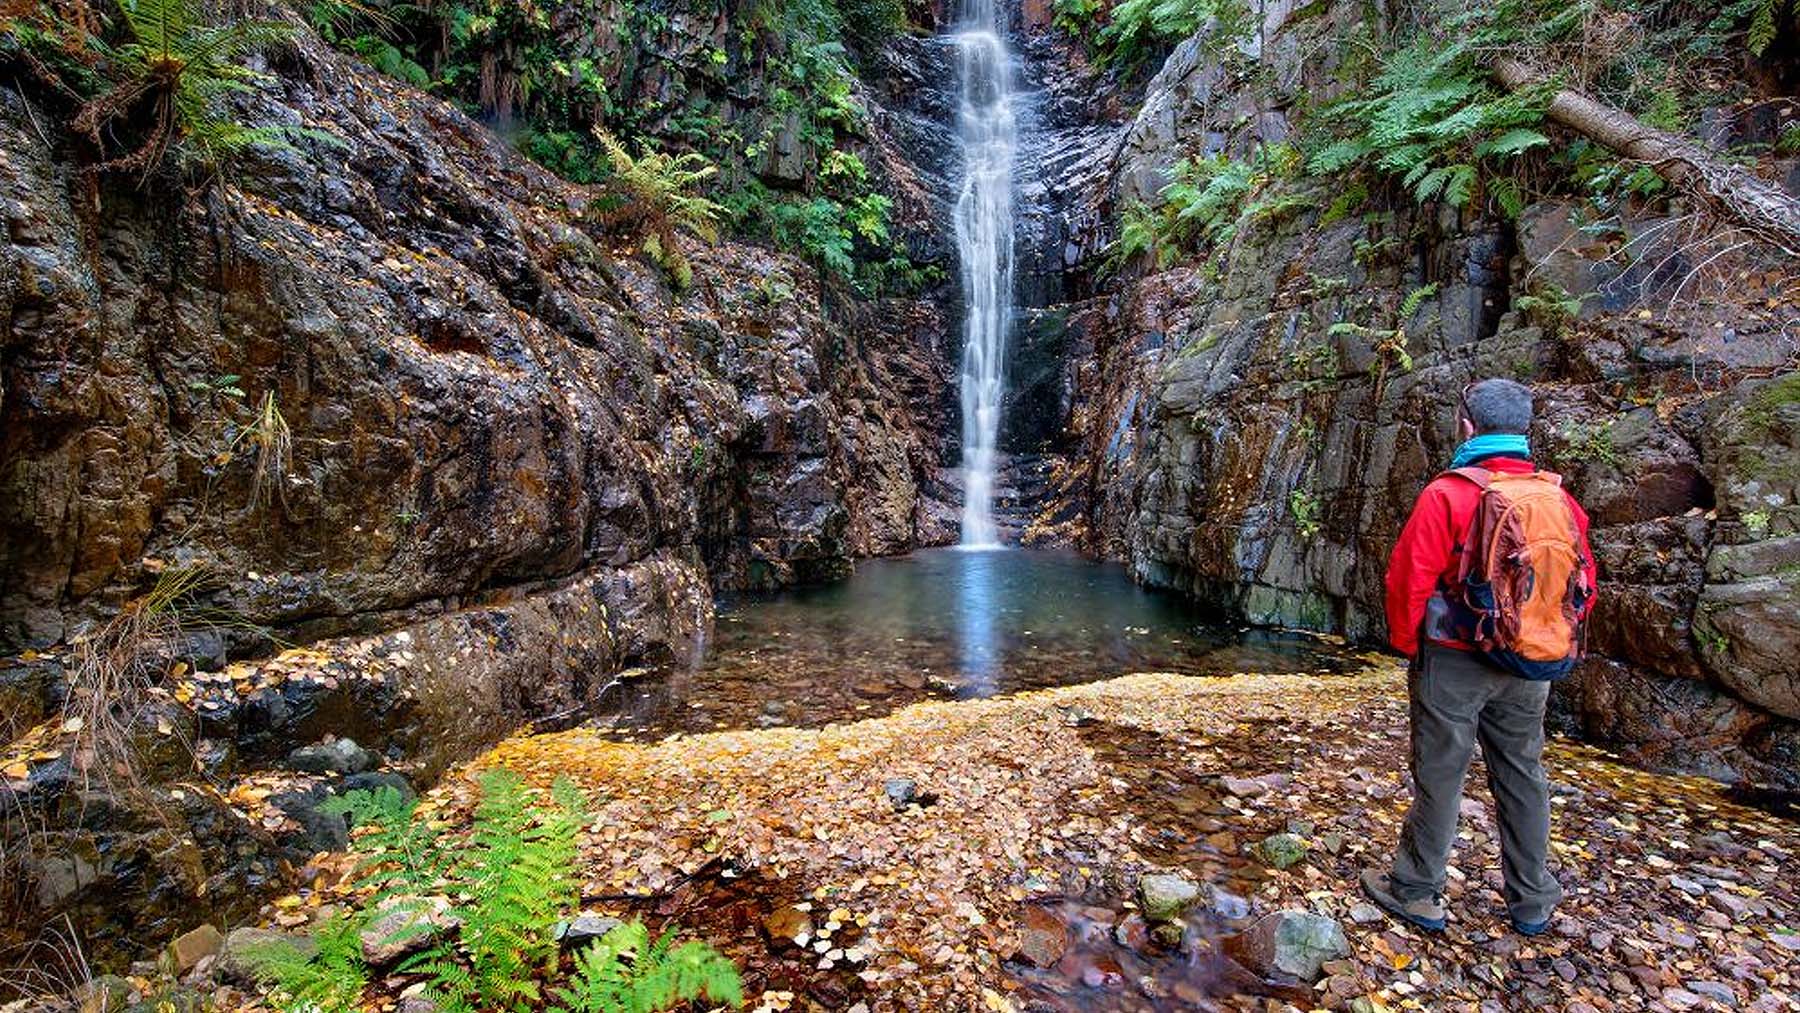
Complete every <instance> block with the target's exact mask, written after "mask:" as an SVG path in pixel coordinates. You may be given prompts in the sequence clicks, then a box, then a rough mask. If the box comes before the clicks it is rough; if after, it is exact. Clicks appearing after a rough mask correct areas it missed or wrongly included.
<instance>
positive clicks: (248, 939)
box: [213, 925, 319, 988]
mask: <svg viewBox="0 0 1800 1013" xmlns="http://www.w3.org/2000/svg"><path fill="white" fill-rule="evenodd" d="M280 946H291V947H293V948H294V949H295V950H296V951H297V952H299V953H300V955H301V956H303V957H306V958H308V959H310V958H311V957H312V956H313V955H314V954H316V953H318V952H319V944H318V943H317V942H315V941H314V940H313V937H312V936H310V935H307V934H305V933H300V932H283V931H281V930H280V929H262V928H256V927H254V926H249V925H246V926H243V927H240V928H235V929H232V930H231V932H230V933H229V934H227V935H226V936H225V943H224V945H223V946H221V947H220V948H219V960H218V963H216V964H215V965H213V967H214V970H215V971H217V972H218V975H219V977H220V978H222V979H224V980H225V981H228V982H230V983H232V984H234V985H242V986H244V987H246V988H248V987H251V986H254V985H255V984H256V961H257V958H258V957H259V955H260V954H261V953H262V952H264V951H267V950H270V949H273V948H275V947H280Z"/></svg>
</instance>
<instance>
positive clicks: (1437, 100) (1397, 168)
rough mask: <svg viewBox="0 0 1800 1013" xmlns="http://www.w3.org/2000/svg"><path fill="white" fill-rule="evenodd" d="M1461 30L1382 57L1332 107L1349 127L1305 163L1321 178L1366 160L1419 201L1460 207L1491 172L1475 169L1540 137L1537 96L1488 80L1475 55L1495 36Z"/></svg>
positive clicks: (1540, 142) (1498, 160) (1500, 159)
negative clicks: (1452, 37)
mask: <svg viewBox="0 0 1800 1013" xmlns="http://www.w3.org/2000/svg"><path fill="white" fill-rule="evenodd" d="M1452 27H1453V28H1454V27H1455V26H1452ZM1470 32H1471V34H1470V36H1469V38H1468V39H1465V40H1464V41H1461V42H1457V43H1450V44H1446V43H1444V42H1443V41H1442V40H1439V39H1433V38H1420V39H1418V40H1416V41H1414V42H1413V43H1412V44H1411V45H1408V46H1406V47H1404V48H1402V49H1399V50H1397V51H1395V52H1393V53H1391V54H1389V55H1388V56H1387V57H1386V58H1385V59H1384V61H1383V63H1382V67H1381V71H1380V73H1379V74H1377V75H1376V77H1375V79H1374V81H1372V82H1371V83H1370V86H1369V88H1368V90H1367V91H1366V92H1365V93H1364V97H1361V98H1358V99H1354V100H1350V101H1346V102H1342V103H1339V104H1337V105H1336V106H1335V107H1333V110H1332V112H1333V113H1334V119H1336V120H1338V121H1341V122H1346V123H1349V124H1350V125H1351V126H1352V127H1353V128H1354V130H1353V132H1352V133H1350V134H1349V135H1348V136H1345V137H1341V138H1338V139H1337V140H1335V141H1332V142H1330V143H1327V144H1324V145H1322V146H1320V147H1319V148H1317V149H1316V150H1315V151H1313V153H1312V155H1311V157H1310V158H1308V159H1307V168H1308V169H1309V170H1310V171H1312V172H1314V173H1316V174H1319V175H1329V174H1333V173H1339V172H1344V171H1346V170H1348V169H1351V168H1354V167H1356V166H1358V165H1363V164H1367V165H1370V166H1373V167H1374V168H1376V169H1377V170H1379V171H1381V172H1384V173H1388V174H1390V175H1394V176H1399V177H1400V178H1401V181H1402V184H1403V185H1404V186H1406V187H1407V189H1408V190H1410V191H1411V192H1412V194H1413V197H1414V198H1415V199H1416V200H1418V201H1420V202H1425V201H1432V200H1441V201H1443V202H1445V203H1447V204H1452V205H1456V206H1465V205H1468V204H1470V203H1472V202H1473V200H1474V199H1475V197H1476V195H1477V194H1478V193H1479V192H1480V190H1481V187H1480V183H1481V181H1482V179H1483V177H1484V176H1493V175H1496V174H1495V173H1492V172H1484V169H1486V168H1488V167H1491V166H1494V165H1496V164H1498V163H1501V162H1504V161H1506V160H1508V159H1511V158H1515V157H1517V156H1518V155H1520V154H1522V153H1524V152H1526V151H1529V150H1531V149H1532V148H1535V147H1538V146H1540V145H1544V144H1548V143H1549V138H1548V137H1546V136H1545V135H1544V134H1543V133H1542V132H1540V131H1538V130H1536V129H1535V126H1536V125H1537V124H1538V123H1540V122H1541V121H1542V120H1543V115H1544V104H1545V99H1544V96H1542V95H1540V94H1537V93H1508V92H1503V91H1501V90H1499V89H1497V88H1495V87H1494V86H1493V85H1491V84H1490V83H1489V82H1488V80H1487V77H1486V74H1485V72H1484V71H1483V70H1482V69H1481V66H1480V63H1479V60H1478V58H1477V57H1478V53H1479V52H1481V51H1482V49H1481V47H1483V46H1487V45H1491V44H1492V40H1493V39H1494V38H1496V37H1497V36H1495V35H1494V34H1493V33H1492V32H1489V31H1485V30H1482V29H1478V28H1471V29H1470ZM1512 196H1514V197H1516V196H1517V195H1516V192H1515V193H1514V194H1513V195H1512Z"/></svg>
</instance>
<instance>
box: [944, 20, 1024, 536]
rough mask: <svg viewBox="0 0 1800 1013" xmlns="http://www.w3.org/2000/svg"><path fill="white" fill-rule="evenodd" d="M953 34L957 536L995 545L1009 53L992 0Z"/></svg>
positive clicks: (1008, 279)
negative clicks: (958, 160)
mask: <svg viewBox="0 0 1800 1013" xmlns="http://www.w3.org/2000/svg"><path fill="white" fill-rule="evenodd" d="M952 40H953V42H954V43H955V45H956V51H957V84H958V91H959V94H960V97H961V103H960V105H959V111H958V113H957V129H958V132H959V134H960V136H961V138H962V153H963V179H962V188H961V190H960V192H959V193H958V194H957V198H956V209H955V215H954V218H955V228H956V251H957V255H958V257H959V259H960V262H961V265H962V291H963V303H964V321H963V354H962V374H961V379H960V389H961V398H962V418H963V425H962V454H963V457H962V475H963V489H964V496H963V512H962V543H963V544H964V545H966V546H993V545H996V544H998V542H999V533H998V531H997V530H996V528H995V525H994V511H993V502H994V471H995V468H996V465H997V463H998V462H997V459H996V458H997V454H998V446H997V444H998V442H999V435H1000V398H1001V395H1002V393H1003V391H1004V385H1005V367H1006V339H1007V331H1008V329H1009V328H1010V327H1011V324H1012V288H1013V194H1012V188H1013V179H1012V173H1013V157H1014V153H1015V151H1016V150H1017V148H1018V123H1017V120H1016V118H1015V117H1014V115H1013V90H1012V57H1011V55H1010V54H1009V53H1008V52H1007V49H1006V41H1005V38H1004V37H1003V36H1002V34H1001V32H1000V28H999V24H998V20H997V16H996V11H995V5H994V0H965V2H964V5H963V11H962V16H961V18H960V19H959V20H958V24H957V30H956V32H955V34H954V35H953V36H952Z"/></svg>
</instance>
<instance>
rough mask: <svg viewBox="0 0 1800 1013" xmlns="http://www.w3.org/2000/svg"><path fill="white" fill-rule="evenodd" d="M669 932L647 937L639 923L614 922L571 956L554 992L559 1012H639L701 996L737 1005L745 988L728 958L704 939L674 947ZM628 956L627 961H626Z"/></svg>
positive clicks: (671, 1005)
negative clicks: (563, 981) (566, 975)
mask: <svg viewBox="0 0 1800 1013" xmlns="http://www.w3.org/2000/svg"><path fill="white" fill-rule="evenodd" d="M673 944H674V933H664V934H663V935H662V936H661V937H659V938H657V939H655V940H652V939H651V938H650V932H649V930H648V929H646V928H644V926H643V923H642V922H628V923H626V924H624V925H619V926H617V927H615V928H614V929H612V931H610V932H608V933H607V934H606V935H604V936H602V937H600V938H599V939H597V940H595V941H594V942H593V943H591V944H589V946H588V948H587V949H585V950H583V951H582V952H581V954H580V955H579V956H577V957H576V960H575V975H574V977H573V979H572V980H571V981H570V983H569V986H568V987H567V988H558V989H554V990H553V991H554V992H555V994H556V997H557V998H558V999H560V1000H562V1001H563V1002H564V1003H566V1004H567V1007H566V1009H565V1008H564V1007H557V1009H558V1010H559V1011H563V1013H638V1011H648V1010H666V1009H670V1008H671V1007H673V1006H674V1005H675V1004H676V1003H678V1002H686V1001H688V1000H690V999H699V998H702V997H704V998H706V999H707V1000H708V1001H711V1002H716V1003H724V1004H726V1005H728V1006H731V1007H733V1008H736V1007H738V1006H742V1005H743V1004H744V986H743V983H742V982H741V981H740V980H739V978H738V971H737V968H736V967H735V966H734V965H733V964H732V963H731V961H729V960H727V959H725V957H723V956H721V955H720V954H719V953H718V951H716V950H714V949H713V948H712V947H710V946H707V945H706V944H705V943H697V942H688V943H683V944H681V945H680V946H674V945H673ZM627 957H629V958H630V959H629V961H627V959H626V958H627Z"/></svg>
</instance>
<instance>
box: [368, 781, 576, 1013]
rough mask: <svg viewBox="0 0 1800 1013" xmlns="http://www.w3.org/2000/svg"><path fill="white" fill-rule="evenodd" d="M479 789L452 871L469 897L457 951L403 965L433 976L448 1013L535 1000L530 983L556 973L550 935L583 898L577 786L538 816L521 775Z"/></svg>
mask: <svg viewBox="0 0 1800 1013" xmlns="http://www.w3.org/2000/svg"><path fill="white" fill-rule="evenodd" d="M480 784H481V802H480V804H479V805H478V806H477V807H476V809H475V826H474V829H473V830H472V831H471V833H470V835H469V838H468V840H467V841H465V842H463V843H462V845H461V846H460V847H459V848H458V849H457V854H456V857H455V859H454V861H453V863H452V865H451V875H452V878H453V880H454V881H455V882H456V884H457V885H458V887H459V888H460V889H459V890H458V893H459V895H461V896H466V897H467V902H466V904H465V905H464V906H462V907H461V908H459V909H458V913H459V914H460V915H461V917H462V930H461V933H460V940H459V941H460V944H461V945H460V950H461V951H462V952H459V948H458V946H457V945H456V944H455V943H452V942H451V941H449V940H447V939H445V940H440V941H439V942H438V943H437V944H435V945H433V946H432V947H430V948H429V949H427V950H425V951H424V952H423V953H421V954H419V955H418V956H417V957H414V958H412V959H411V960H409V961H408V962H407V963H406V964H404V965H402V968H403V969H405V970H418V971H424V972H425V973H426V974H428V975H430V983H429V984H428V986H427V992H428V993H429V994H430V995H431V996H432V998H433V999H434V1000H435V1001H437V1002H438V1004H439V1005H440V1007H442V1008H443V1009H444V1010H446V1011H448V1013H460V1011H465V1010H466V1011H471V1013H472V1011H475V1010H492V1009H514V1008H517V1007H519V1006H520V1005H521V1004H522V1003H524V1002H527V1001H530V1002H535V1001H537V1000H539V999H541V998H542V996H541V995H540V993H539V988H538V984H537V978H536V975H537V973H538V972H540V971H542V972H546V973H547V972H551V971H554V970H555V968H556V956H557V952H558V951H557V942H556V938H555V935H554V934H553V931H552V930H553V929H554V927H555V925H556V923H557V921H558V920H559V919H560V918H562V917H563V916H564V915H565V914H567V913H569V912H571V911H573V910H574V908H575V905H576V902H577V901H578V900H579V899H580V897H579V892H578V890H577V888H576V884H575V880H574V874H573V871H572V863H573V861H574V857H575V833H576V831H577V830H578V829H579V827H580V826H581V823H582V821H583V820H582V815H581V800H580V796H579V793H578V792H577V791H576V789H575V788H574V786H573V785H572V784H571V783H570V782H568V781H566V780H564V781H558V782H557V785H556V787H555V788H554V790H553V791H552V795H551V802H550V804H549V805H544V806H538V807H536V811H534V807H533V805H532V803H533V802H534V801H535V800H536V799H535V796H534V795H533V793H532V792H529V791H527V790H526V788H525V786H524V783H523V782H522V781H520V779H519V777H518V775H517V774H514V773H512V772H511V771H507V770H504V769H499V768H496V769H494V770H489V771H487V772H485V773H483V774H482V776H481V781H480ZM465 954H466V956H465ZM465 961H466V963H465Z"/></svg>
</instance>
